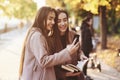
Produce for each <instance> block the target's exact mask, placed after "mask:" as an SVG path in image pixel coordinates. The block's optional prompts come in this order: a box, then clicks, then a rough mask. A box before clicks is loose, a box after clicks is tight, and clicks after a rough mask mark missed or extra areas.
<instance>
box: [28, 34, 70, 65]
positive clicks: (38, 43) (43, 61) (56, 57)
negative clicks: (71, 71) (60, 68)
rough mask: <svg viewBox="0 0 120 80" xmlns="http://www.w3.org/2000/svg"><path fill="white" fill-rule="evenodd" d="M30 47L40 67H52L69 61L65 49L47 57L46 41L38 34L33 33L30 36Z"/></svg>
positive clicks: (68, 55)
mask: <svg viewBox="0 0 120 80" xmlns="http://www.w3.org/2000/svg"><path fill="white" fill-rule="evenodd" d="M30 47H31V49H32V52H33V55H34V56H35V58H36V60H37V61H38V63H39V64H40V66H42V67H52V66H55V65H58V64H62V63H64V62H66V61H68V60H71V56H70V54H69V51H68V50H67V49H63V50H62V51H60V52H58V53H55V54H53V55H49V53H48V51H47V45H46V40H45V39H44V38H43V36H42V35H41V34H40V33H39V32H35V33H34V34H33V35H32V36H31V39H30Z"/></svg>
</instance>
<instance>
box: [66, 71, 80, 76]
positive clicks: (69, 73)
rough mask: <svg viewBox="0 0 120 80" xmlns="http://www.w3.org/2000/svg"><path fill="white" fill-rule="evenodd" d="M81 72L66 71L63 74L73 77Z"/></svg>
mask: <svg viewBox="0 0 120 80" xmlns="http://www.w3.org/2000/svg"><path fill="white" fill-rule="evenodd" d="M80 73H81V72H76V73H73V72H66V74H65V76H66V77H70V76H71V77H73V76H78V75H80Z"/></svg>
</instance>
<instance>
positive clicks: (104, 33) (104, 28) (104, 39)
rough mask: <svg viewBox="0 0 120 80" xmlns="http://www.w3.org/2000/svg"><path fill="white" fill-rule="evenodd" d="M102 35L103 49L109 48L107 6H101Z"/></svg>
mask: <svg viewBox="0 0 120 80" xmlns="http://www.w3.org/2000/svg"><path fill="white" fill-rule="evenodd" d="M99 9H100V35H101V49H106V48H107V24H106V23H107V22H106V6H100V8H99Z"/></svg>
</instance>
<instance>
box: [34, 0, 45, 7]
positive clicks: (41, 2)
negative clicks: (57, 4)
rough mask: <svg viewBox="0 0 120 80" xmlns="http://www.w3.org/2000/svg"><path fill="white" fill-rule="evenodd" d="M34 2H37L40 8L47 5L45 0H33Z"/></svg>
mask: <svg viewBox="0 0 120 80" xmlns="http://www.w3.org/2000/svg"><path fill="white" fill-rule="evenodd" d="M33 1H34V2H36V3H37V8H38V9H39V8H40V7H42V6H45V5H46V1H45V0H33Z"/></svg>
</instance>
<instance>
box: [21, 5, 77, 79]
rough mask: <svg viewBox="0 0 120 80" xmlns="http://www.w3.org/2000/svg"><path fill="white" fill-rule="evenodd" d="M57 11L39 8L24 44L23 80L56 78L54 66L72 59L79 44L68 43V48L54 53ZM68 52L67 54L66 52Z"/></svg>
mask: <svg viewBox="0 0 120 80" xmlns="http://www.w3.org/2000/svg"><path fill="white" fill-rule="evenodd" d="M55 17H56V11H55V10H54V9H52V8H50V7H42V8H40V9H39V11H38V13H37V15H36V18H35V20H34V23H33V25H32V27H31V28H30V30H29V31H28V34H27V36H26V40H25V43H24V46H23V52H22V56H21V64H20V78H21V80H56V76H55V71H54V66H55V65H59V64H62V63H65V62H66V61H68V60H71V59H72V58H71V55H73V54H75V52H76V51H77V49H78V44H79V43H77V44H76V45H74V43H75V41H73V43H72V44H70V45H68V46H67V48H65V49H63V50H62V51H60V52H58V53H56V54H54V52H55V51H54V48H55V47H54V44H53V42H54V41H53V40H54V39H53V37H54V36H53V35H52V34H53V30H52V29H53V26H54V25H55ZM64 53H66V54H64Z"/></svg>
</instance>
